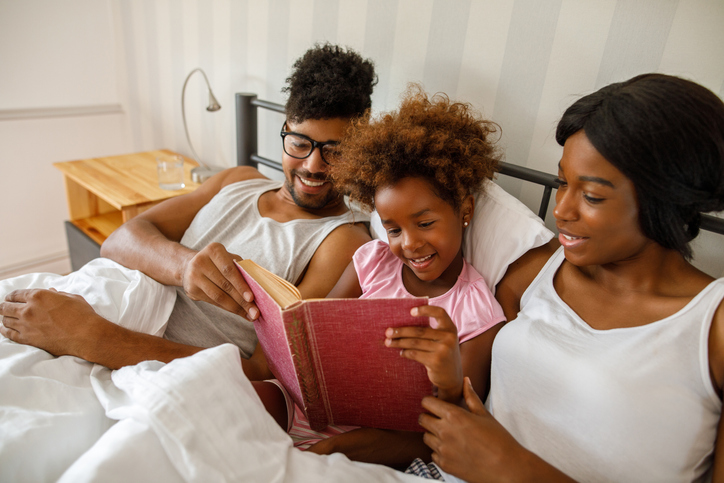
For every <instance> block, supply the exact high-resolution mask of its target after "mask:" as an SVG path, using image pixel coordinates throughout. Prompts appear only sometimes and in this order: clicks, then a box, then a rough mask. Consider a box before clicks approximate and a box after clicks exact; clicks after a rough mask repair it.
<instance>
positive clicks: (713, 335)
mask: <svg viewBox="0 0 724 483" xmlns="http://www.w3.org/2000/svg"><path fill="white" fill-rule="evenodd" d="M712 284H713V285H719V286H721V287H722V289H721V293H722V297H721V298H719V300H718V305H717V307H716V309H715V310H714V314H713V316H712V319H711V326H710V327H709V343H708V350H709V369H710V372H711V376H712V383H713V384H714V388H715V389H716V391H717V394H718V395H719V397H720V398H721V397H722V393H723V392H724V391H723V390H722V389H723V388H724V278H720V279H719V280H716V281H715V282H712Z"/></svg>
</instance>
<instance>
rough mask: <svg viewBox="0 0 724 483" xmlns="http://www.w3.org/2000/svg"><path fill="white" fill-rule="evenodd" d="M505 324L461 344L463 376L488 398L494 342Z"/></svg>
mask: <svg viewBox="0 0 724 483" xmlns="http://www.w3.org/2000/svg"><path fill="white" fill-rule="evenodd" d="M503 325H505V322H500V323H499V324H496V325H494V326H493V327H491V328H489V329H488V330H486V331H485V332H483V333H482V334H480V335H478V336H476V337H473V338H472V339H469V340H467V341H465V342H463V343H462V344H460V360H461V363H462V367H463V375H464V376H465V377H468V378H470V382H471V383H472V384H473V389H475V391H476V392H477V393H478V394H482V395H483V399H485V397H487V394H488V391H489V390H490V363H491V356H492V351H493V340H494V339H495V336H496V335H497V334H498V332H499V331H500V329H502V328H503Z"/></svg>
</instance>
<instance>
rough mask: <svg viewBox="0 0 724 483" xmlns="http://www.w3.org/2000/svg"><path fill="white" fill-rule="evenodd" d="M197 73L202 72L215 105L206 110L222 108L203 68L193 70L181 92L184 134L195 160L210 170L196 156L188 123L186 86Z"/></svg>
mask: <svg viewBox="0 0 724 483" xmlns="http://www.w3.org/2000/svg"><path fill="white" fill-rule="evenodd" d="M196 71H198V72H201V75H203V76H204V81H206V88H207V89H208V91H209V98H210V99H213V102H214V103H215V107H214V108H213V109H212V108H211V105H210V106H209V107H207V108H206V109H207V110H208V111H216V110H218V109H220V108H221V107H220V106H219V105H218V103H217V102H216V98H215V97H214V94H213V93H212V92H211V85H210V84H209V79H208V78H207V77H206V72H204V71H203V70H201V68H199V67H197V68H195V69H194V70H192V71H191V72H189V75H187V76H186V80H185V81H184V86H183V89H182V90H181V118H182V119H183V122H184V132H185V133H186V141H187V142H188V143H189V148H191V152H192V153H193V155H194V159H195V160H196V162H197V163H199V164H200V165H201V166H204V167H206V168H208V165H207V164H206V163H204V162H202V161H201V159H200V158H199V155H198V154H196V150H195V149H194V146H193V144H191V137H190V136H189V128H188V125H187V123H186V85H187V84H188V83H189V79H190V78H191V76H192V75H193V74H194V72H196Z"/></svg>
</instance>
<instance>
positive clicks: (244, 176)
mask: <svg viewBox="0 0 724 483" xmlns="http://www.w3.org/2000/svg"><path fill="white" fill-rule="evenodd" d="M219 176H221V177H222V179H221V187H222V188H223V187H225V186H228V185H230V184H234V183H238V182H239V181H248V180H252V179H267V180H268V179H269V178H267V177H266V176H264V175H263V174H261V173H260V172H259V170H258V169H256V168H254V167H252V166H235V167H233V168H229V169H225V170H224V171H222V172H221V173H219Z"/></svg>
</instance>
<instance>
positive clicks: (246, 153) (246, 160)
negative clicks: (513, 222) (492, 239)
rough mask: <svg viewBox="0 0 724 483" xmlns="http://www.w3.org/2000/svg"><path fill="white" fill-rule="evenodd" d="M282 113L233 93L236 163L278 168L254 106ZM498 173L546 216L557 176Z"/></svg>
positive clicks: (719, 225)
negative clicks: (537, 189) (267, 153)
mask: <svg viewBox="0 0 724 483" xmlns="http://www.w3.org/2000/svg"><path fill="white" fill-rule="evenodd" d="M259 107H261V108H262V109H267V110H269V111H274V112H278V113H281V114H284V106H283V105H281V104H277V103H275V102H269V101H263V100H260V99H257V96H256V94H250V93H238V94H236V129H237V132H236V163H237V165H238V166H259V165H263V166H267V167H269V168H272V169H276V170H279V171H281V169H282V167H281V163H280V162H279V161H275V160H273V159H269V158H265V157H263V156H259V155H258V154H257V152H258V143H257V135H258V129H257V109H258V108H259ZM500 174H502V175H505V176H511V177H513V178H517V179H521V180H523V181H528V182H530V183H534V184H538V185H541V186H542V187H543V195H542V196H541V201H540V204H539V206H538V216H539V217H540V218H541V219H542V220H545V219H546V214H547V213H548V205H549V204H550V199H551V195H552V194H553V190H554V189H557V188H558V181H557V177H556V176H554V175H552V174H549V173H544V172H543V171H538V170H535V169H531V168H526V167H524V166H518V165H516V164H510V163H504V162H501V163H500ZM701 218H702V220H701V229H702V230H707V231H711V232H714V233H718V234H720V235H724V218H718V217H716V216H712V215H706V214H703V215H701Z"/></svg>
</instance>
